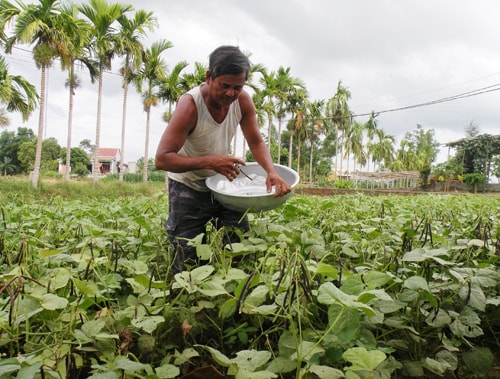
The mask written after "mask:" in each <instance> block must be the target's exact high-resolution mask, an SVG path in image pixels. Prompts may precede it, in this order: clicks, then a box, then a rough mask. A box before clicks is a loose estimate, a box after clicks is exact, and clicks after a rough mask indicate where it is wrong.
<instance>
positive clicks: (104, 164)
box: [91, 147, 121, 175]
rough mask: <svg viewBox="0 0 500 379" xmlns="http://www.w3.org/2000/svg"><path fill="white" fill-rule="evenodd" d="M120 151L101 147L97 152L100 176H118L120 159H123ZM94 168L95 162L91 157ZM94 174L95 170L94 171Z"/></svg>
mask: <svg viewBox="0 0 500 379" xmlns="http://www.w3.org/2000/svg"><path fill="white" fill-rule="evenodd" d="M120 155H121V153H120V149H116V148H109V147H100V148H99V149H98V150H97V160H98V162H99V163H98V168H99V174H102V175H108V174H117V173H118V172H119V169H118V167H119V165H120V158H121V156H120ZM91 161H92V168H93V166H94V160H93V159H92V157H91ZM92 172H93V170H92Z"/></svg>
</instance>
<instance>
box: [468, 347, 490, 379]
mask: <svg viewBox="0 0 500 379" xmlns="http://www.w3.org/2000/svg"><path fill="white" fill-rule="evenodd" d="M462 359H463V361H464V363H465V365H466V366H467V368H468V369H469V370H470V371H471V372H473V373H475V374H477V375H479V376H486V375H487V374H488V373H489V372H490V371H491V370H492V368H493V365H494V363H495V356H494V355H493V353H492V352H491V350H490V349H488V348H487V347H475V348H472V349H471V350H469V351H467V352H465V353H464V354H463V356H462Z"/></svg>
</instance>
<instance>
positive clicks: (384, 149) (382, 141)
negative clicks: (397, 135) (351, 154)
mask: <svg viewBox="0 0 500 379" xmlns="http://www.w3.org/2000/svg"><path fill="white" fill-rule="evenodd" d="M376 135H377V138H378V141H377V142H376V143H371V144H369V146H370V151H371V156H372V160H373V171H375V165H376V164H377V163H378V164H379V166H380V165H381V164H382V162H383V163H384V166H389V165H390V164H391V163H392V162H393V160H394V137H393V136H391V135H388V134H385V132H384V131H383V129H377V133H376Z"/></svg>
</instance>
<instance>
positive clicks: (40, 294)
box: [0, 186, 500, 379]
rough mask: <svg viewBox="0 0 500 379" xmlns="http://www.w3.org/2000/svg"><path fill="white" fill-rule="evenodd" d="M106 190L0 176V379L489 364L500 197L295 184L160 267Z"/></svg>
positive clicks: (144, 223) (499, 361) (134, 212)
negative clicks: (287, 194) (177, 269)
mask: <svg viewBox="0 0 500 379" xmlns="http://www.w3.org/2000/svg"><path fill="white" fill-rule="evenodd" d="M42 188H43V186H42ZM91 191H92V189H88V192H91ZM113 194H115V195H116V196H106V195H105V193H104V192H102V191H101V192H100V194H99V196H94V197H92V196H90V195H87V196H81V198H79V197H78V196H63V194H62V193H61V192H58V193H54V194H50V193H48V192H47V193H44V194H43V196H36V193H33V192H29V191H26V192H23V191H12V190H11V191H4V190H3V189H2V193H1V194H0V200H1V203H0V267H1V270H0V378H2V379H3V378H11V377H18V378H102V379H112V378H150V379H154V378H180V377H185V378H189V377H191V378H195V377H196V378H223V377H234V378H237V379H246V378H248V379H250V378H257V379H267V378H310V379H313V378H320V379H335V378H348V379H359V378H377V379H389V378H468V379H471V378H498V377H499V374H500V368H498V366H500V356H499V351H500V269H499V261H500V226H499V221H500V220H499V218H500V196H481V195H460V196H459V195H439V196H436V195H420V196H395V195H386V196H378V197H372V196H365V195H361V194H360V195H346V196H331V197H315V196H305V195H295V196H294V197H292V198H291V199H290V200H289V201H288V202H287V203H286V204H285V205H283V206H281V207H280V208H279V209H276V210H273V211H269V212H264V213H261V214H250V215H249V217H250V222H251V226H252V227H251V231H250V232H248V233H247V234H245V235H244V236H243V239H242V242H241V243H237V244H233V245H231V246H223V244H222V241H223V234H224V232H225V231H224V230H214V229H213V228H211V227H207V231H206V235H205V238H203V236H199V238H196V239H195V240H193V241H192V243H193V244H195V246H196V247H197V251H198V254H199V255H200V256H202V257H203V258H205V259H208V260H209V262H210V264H209V265H205V266H200V267H193V268H191V269H190V270H189V271H185V272H183V273H180V274H177V275H176V276H175V277H172V276H171V275H170V273H169V265H170V259H171V257H170V254H171V248H170V246H169V244H168V240H167V238H166V235H165V232H164V229H163V223H164V221H165V218H166V216H167V211H168V209H167V198H166V195H165V194H164V193H163V192H162V191H161V190H159V191H156V192H154V193H153V194H151V193H140V192H139V193H136V194H133V195H123V194H117V191H114V192H113ZM195 373H197V375H198V376H194V375H195ZM190 375H191V376H190Z"/></svg>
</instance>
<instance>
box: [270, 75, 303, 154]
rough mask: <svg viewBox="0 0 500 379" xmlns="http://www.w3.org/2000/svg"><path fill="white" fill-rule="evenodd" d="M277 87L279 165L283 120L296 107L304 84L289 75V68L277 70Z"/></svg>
mask: <svg viewBox="0 0 500 379" xmlns="http://www.w3.org/2000/svg"><path fill="white" fill-rule="evenodd" d="M277 81H278V87H279V89H280V91H279V93H278V96H277V106H278V110H277V116H278V164H280V163H281V161H280V159H281V125H282V121H283V118H284V117H285V116H286V115H287V114H290V113H291V112H293V109H294V107H295V105H296V98H297V97H298V96H301V97H302V94H299V92H301V91H305V84H304V82H302V81H301V80H300V79H298V78H295V77H292V76H291V75H290V67H287V68H283V67H279V68H278V78H277Z"/></svg>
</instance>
